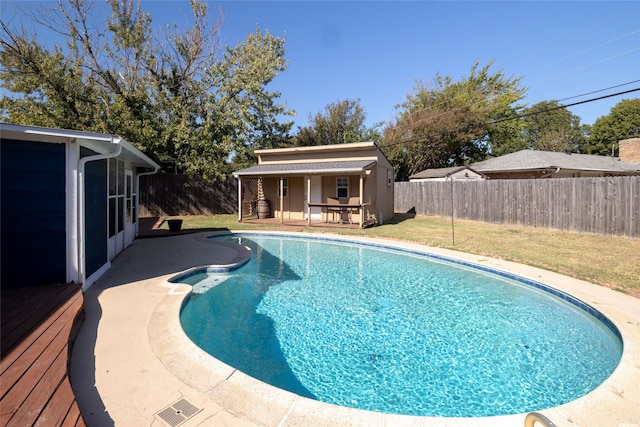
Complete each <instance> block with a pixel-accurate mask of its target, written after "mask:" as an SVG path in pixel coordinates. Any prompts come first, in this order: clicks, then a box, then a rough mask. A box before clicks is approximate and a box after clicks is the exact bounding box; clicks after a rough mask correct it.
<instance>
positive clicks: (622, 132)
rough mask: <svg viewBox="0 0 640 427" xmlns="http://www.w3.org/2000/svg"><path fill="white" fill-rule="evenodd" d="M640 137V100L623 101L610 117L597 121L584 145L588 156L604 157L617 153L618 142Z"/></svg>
mask: <svg viewBox="0 0 640 427" xmlns="http://www.w3.org/2000/svg"><path fill="white" fill-rule="evenodd" d="M637 137H640V98H634V99H623V100H622V101H620V102H619V103H618V104H616V105H615V106H614V107H613V108H611V111H610V112H609V114H608V115H606V116H602V117H600V118H598V119H597V120H596V122H595V123H594V124H593V127H592V128H591V134H590V135H589V138H588V139H587V141H586V143H585V145H584V151H585V152H586V153H588V154H599V155H602V156H609V155H611V153H612V151H613V152H614V153H615V150H616V149H617V148H618V147H617V142H618V141H620V140H622V139H628V138H637Z"/></svg>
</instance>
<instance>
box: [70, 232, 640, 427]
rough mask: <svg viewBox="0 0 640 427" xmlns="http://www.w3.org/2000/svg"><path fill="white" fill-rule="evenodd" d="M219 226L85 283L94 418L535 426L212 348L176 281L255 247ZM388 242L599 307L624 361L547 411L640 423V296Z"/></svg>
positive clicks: (84, 407) (88, 414)
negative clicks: (313, 377) (309, 382)
mask: <svg viewBox="0 0 640 427" xmlns="http://www.w3.org/2000/svg"><path fill="white" fill-rule="evenodd" d="M211 234H212V233H198V234H186V235H176V236H170V237H164V238H157V239H138V240H136V241H135V242H134V244H133V245H132V246H131V247H129V248H127V249H126V250H125V251H124V252H122V253H121V254H120V255H119V256H118V257H117V258H116V259H115V260H114V261H113V264H112V267H111V268H110V269H109V271H108V272H107V273H106V274H105V275H104V276H103V277H102V278H101V279H100V280H98V281H97V282H96V283H95V284H94V285H93V286H92V287H91V288H89V289H88V290H87V291H86V293H85V296H84V298H85V313H86V314H85V320H84V323H83V325H82V327H81V329H80V332H79V334H78V336H77V339H76V342H75V345H74V348H73V353H72V359H71V383H72V386H73V389H74V393H75V395H76V398H77V401H78V405H79V407H80V410H81V412H82V415H83V417H84V419H85V421H86V424H87V425H88V426H90V427H91V426H96V427H106V426H125V427H128V426H131V427H138V426H158V427H161V426H172V425H174V426H175V425H177V423H179V422H182V424H180V426H186V427H191V426H240V427H242V426H274V427H275V426H283V427H285V426H523V425H524V419H525V414H518V415H511V416H505V417H486V418H475V419H470V418H461V419H456V418H431V417H410V416H398V415H390V414H380V413H376V412H369V411H361V410H355V409H349V408H343V407H338V406H335V405H330V404H325V403H321V402H317V401H314V400H310V399H306V398H302V397H299V396H296V395H294V394H292V393H289V392H286V391H283V390H280V389H277V388H274V387H271V386H268V385H266V384H264V383H262V382H260V381H257V380H255V379H253V378H251V377H248V376H246V375H244V374H243V373H242V372H239V371H236V370H235V369H233V368H231V367H229V366H227V365H225V364H223V363H222V362H220V361H218V360H216V359H214V358H213V357H211V356H209V355H207V354H206V353H204V352H203V351H202V350H200V349H199V348H198V347H197V346H196V345H195V344H193V343H192V342H191V341H190V340H189V339H188V338H187V337H186V335H185V334H184V332H183V331H182V328H181V327H180V323H179V318H178V314H179V310H180V307H181V304H182V302H183V300H184V298H185V297H186V296H187V295H188V292H189V290H190V287H189V286H187V285H182V284H178V285H176V284H170V283H168V282H167V279H168V278H170V277H172V276H174V275H176V274H178V273H180V272H182V271H184V270H186V269H189V268H192V267H196V266H202V265H212V264H221V265H225V264H232V263H234V262H238V261H240V260H242V259H244V258H245V257H246V256H248V254H247V252H246V251H245V250H244V249H242V248H241V247H239V246H232V245H224V244H217V243H216V244H214V243H212V242H211V241H207V239H206V236H208V235H211ZM296 234H297V235H298V236H300V233H296ZM366 241H371V242H383V241H382V240H374V239H366ZM384 242H385V243H386V244H389V245H395V246H401V247H407V248H410V249H414V250H429V251H430V252H434V253H438V254H440V255H445V256H451V257H458V258H462V259H465V260H467V261H473V262H477V263H480V264H484V265H488V266H490V267H492V268H496V269H503V270H508V271H512V272H514V273H516V274H520V275H522V276H525V277H529V278H532V279H535V280H538V281H541V282H544V283H547V284H549V285H551V286H554V287H556V288H559V289H561V290H563V291H566V292H568V293H571V294H573V295H575V296H577V297H578V298H580V299H582V300H583V301H585V302H587V303H589V304H591V305H593V306H594V307H596V308H597V309H598V310H600V311H601V312H602V313H604V314H605V315H606V316H607V317H609V318H610V319H611V320H613V321H614V323H615V324H616V325H617V326H618V328H619V329H620V330H621V333H622V335H623V339H624V353H623V357H622V361H621V362H620V365H619V367H618V368H617V369H616V371H615V372H614V373H613V375H612V376H611V377H610V378H609V379H608V380H607V381H605V383H604V384H603V385H602V386H600V387H598V388H597V389H596V390H594V391H592V392H591V393H589V394H588V395H586V396H584V397H582V398H580V399H578V400H576V401H574V402H570V403H568V404H565V405H562V406H559V407H556V408H552V409H549V410H545V411H542V413H543V414H545V415H546V416H547V417H549V419H551V421H553V422H554V423H555V424H556V425H557V426H558V427H562V426H574V427H575V426H594V427H595V426H618V427H634V426H635V427H639V426H640V357H639V356H640V300H638V299H636V298H633V297H630V296H627V295H624V294H621V293H619V292H615V291H612V290H610V289H607V288H604V287H600V286H596V285H592V284H589V283H586V282H582V281H579V280H575V279H571V278H568V277H566V276H561V275H558V274H555V273H549V272H547V271H544V270H540V269H536V268H533V267H527V266H523V265H520V264H514V263H509V262H506V261H501V260H494V259H488V258H486V257H478V256H474V255H469V254H463V253H459V252H453V251H447V250H442V249H433V248H426V247H424V246H419V245H413V244H406V243H398V242H389V241H384ZM183 420H185V421H184V422H183Z"/></svg>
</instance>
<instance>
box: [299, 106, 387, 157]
mask: <svg viewBox="0 0 640 427" xmlns="http://www.w3.org/2000/svg"><path fill="white" fill-rule="evenodd" d="M366 118H367V115H366V112H365V110H364V108H363V107H362V106H361V105H360V100H359V99H356V100H349V99H347V100H345V101H338V102H333V103H331V104H327V105H326V106H325V110H324V113H318V114H316V115H315V117H312V116H311V115H309V123H310V125H309V126H306V127H303V128H300V129H299V130H298V134H297V135H296V136H295V137H294V144H296V145H301V146H305V145H329V144H343V143H348V142H358V141H375V140H377V139H378V137H379V132H378V131H377V128H378V126H379V125H375V126H373V127H372V128H367V127H366V125H365V121H366Z"/></svg>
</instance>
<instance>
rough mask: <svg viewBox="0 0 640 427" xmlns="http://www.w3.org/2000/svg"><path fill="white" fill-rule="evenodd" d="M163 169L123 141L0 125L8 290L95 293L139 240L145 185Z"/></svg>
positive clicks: (2, 259)
mask: <svg viewBox="0 0 640 427" xmlns="http://www.w3.org/2000/svg"><path fill="white" fill-rule="evenodd" d="M158 169H159V166H158V164H157V163H155V162H154V161H153V160H151V159H150V158H149V157H147V156H146V155H145V154H143V153H142V152H141V151H139V150H138V149H136V148H135V147H133V146H132V145H131V144H130V143H128V142H127V141H125V140H124V139H122V138H120V137H118V136H114V135H107V134H99V133H91V132H80V131H74V130H66V129H51V128H42V127H35V126H21V125H12V124H4V123H0V188H1V200H0V209H1V216H0V231H1V240H2V242H1V252H0V263H1V265H0V267H1V279H0V280H1V283H2V287H3V288H16V287H26V286H38V285H44V284H54V283H70V282H74V283H82V287H83V289H87V288H88V287H89V286H91V284H92V283H94V282H95V281H96V280H97V279H98V278H99V277H100V276H101V275H102V274H104V272H105V271H107V269H108V268H109V267H110V266H111V260H112V259H113V258H115V256H116V255H117V254H119V253H120V252H122V251H123V250H124V249H125V248H126V247H127V246H129V245H130V244H131V243H132V242H133V240H134V239H135V237H136V235H137V231H138V185H139V177H140V176H141V175H146V174H153V173H155V172H157V171H158Z"/></svg>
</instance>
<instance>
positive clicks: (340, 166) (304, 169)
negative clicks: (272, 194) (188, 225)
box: [233, 160, 376, 177]
mask: <svg viewBox="0 0 640 427" xmlns="http://www.w3.org/2000/svg"><path fill="white" fill-rule="evenodd" d="M375 164H376V161H375V160H349V161H333V162H308V163H277V164H263V165H258V166H253V167H250V168H247V169H243V170H240V171H237V172H234V173H233V175H234V176H235V177H239V176H249V175H263V176H265V175H292V174H296V175H302V174H305V175H314V174H327V173H331V174H338V173H345V174H347V173H360V172H363V171H365V170H367V169H370V168H371V167H372V166H373V165H375Z"/></svg>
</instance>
